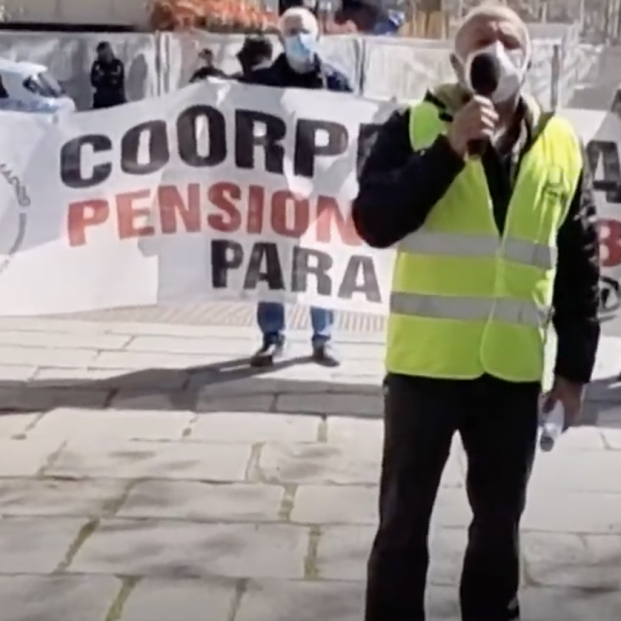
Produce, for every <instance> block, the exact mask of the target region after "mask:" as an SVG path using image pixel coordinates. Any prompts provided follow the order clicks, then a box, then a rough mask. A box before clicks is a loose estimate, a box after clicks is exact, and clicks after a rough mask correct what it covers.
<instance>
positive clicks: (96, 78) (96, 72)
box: [91, 61, 103, 88]
mask: <svg viewBox="0 0 621 621" xmlns="http://www.w3.org/2000/svg"><path fill="white" fill-rule="evenodd" d="M102 83H103V72H102V70H101V65H100V64H99V63H98V62H97V61H95V62H94V63H93V64H92V65H91V86H92V87H93V88H99V87H100V86H101V85H102Z"/></svg>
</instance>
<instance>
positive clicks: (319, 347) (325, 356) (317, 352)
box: [310, 306, 340, 367]
mask: <svg viewBox="0 0 621 621" xmlns="http://www.w3.org/2000/svg"><path fill="white" fill-rule="evenodd" d="M310 315H311V325H312V327H313V338H312V346H313V360H314V361H315V362H317V363H319V364H322V365H324V366H328V367H337V366H338V365H339V364H340V360H339V358H338V356H337V354H336V351H335V349H334V345H333V343H332V328H333V326H334V311H333V310H329V309H326V308H316V307H314V306H313V307H311V309H310Z"/></svg>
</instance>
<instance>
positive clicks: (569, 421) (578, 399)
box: [543, 375, 584, 429]
mask: <svg viewBox="0 0 621 621" xmlns="http://www.w3.org/2000/svg"><path fill="white" fill-rule="evenodd" d="M583 393H584V387H583V386H582V384H576V383H575V382H570V381H569V380H566V379H565V378H563V377H559V376H558V375H557V376H556V377H555V378H554V384H553V385H552V389H551V390H550V392H549V393H547V394H546V395H545V396H544V399H543V413H544V414H547V413H548V412H550V411H551V410H552V408H554V406H555V405H556V403H557V402H559V401H560V403H561V404H562V406H563V409H564V410H565V429H567V428H568V427H572V426H573V425H576V424H577V423H578V422H579V421H580V416H581V414H582V396H583Z"/></svg>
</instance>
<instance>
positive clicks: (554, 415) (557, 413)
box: [539, 401, 565, 453]
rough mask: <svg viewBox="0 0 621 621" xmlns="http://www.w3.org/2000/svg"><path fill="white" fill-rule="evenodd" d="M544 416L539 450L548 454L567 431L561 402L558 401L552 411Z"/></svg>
mask: <svg viewBox="0 0 621 621" xmlns="http://www.w3.org/2000/svg"><path fill="white" fill-rule="evenodd" d="M544 416H545V418H544V419H543V423H542V425H541V437H540V438H539V448H540V449H541V450H542V451H545V452H546V453H547V452H548V451H551V450H552V449H553V448H554V445H555V444H556V441H557V440H558V439H559V438H560V436H561V434H562V433H563V431H565V408H564V407H563V404H562V403H561V402H560V401H557V402H556V404H555V406H554V407H553V408H552V410H551V411H550V412H548V414H545V415H544Z"/></svg>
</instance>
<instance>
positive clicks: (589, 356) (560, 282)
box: [553, 156, 600, 384]
mask: <svg viewBox="0 0 621 621" xmlns="http://www.w3.org/2000/svg"><path fill="white" fill-rule="evenodd" d="M584 162H585V167H584V169H583V173H582V177H581V179H580V183H579V185H578V189H577V190H576V193H575V196H574V198H573V201H572V203H571V206H570V209H569V213H568V215H567V218H566V220H565V222H564V223H563V225H562V226H561V228H560V230H559V233H558V239H557V245H558V266H557V273H556V281H555V283H554V300H553V305H554V317H553V325H554V329H555V330H556V334H557V337H558V344H557V354H556V366H555V373H556V374H557V375H559V376H560V377H563V378H565V379H567V380H570V381H572V382H576V383H580V384H586V383H588V382H589V381H590V379H591V374H592V373H593V368H594V366H595V354H596V352H597V345H598V342H599V335H600V326H599V321H598V316H597V313H598V307H599V279H600V263H599V239H598V233H597V212H596V208H595V198H594V195H593V182H592V178H591V174H590V171H589V170H588V164H586V162H588V160H587V158H586V156H584Z"/></svg>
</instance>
